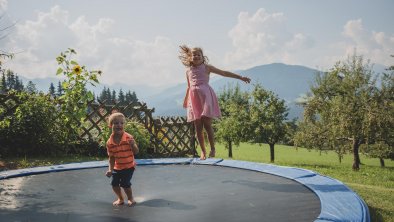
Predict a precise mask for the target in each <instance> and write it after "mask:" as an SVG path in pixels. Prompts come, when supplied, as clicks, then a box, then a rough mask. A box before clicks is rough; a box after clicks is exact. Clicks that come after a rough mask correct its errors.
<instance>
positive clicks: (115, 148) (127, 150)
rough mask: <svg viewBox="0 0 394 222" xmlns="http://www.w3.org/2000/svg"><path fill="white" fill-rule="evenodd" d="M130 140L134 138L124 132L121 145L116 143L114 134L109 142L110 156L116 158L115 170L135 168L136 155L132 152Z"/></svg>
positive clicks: (108, 151)
mask: <svg viewBox="0 0 394 222" xmlns="http://www.w3.org/2000/svg"><path fill="white" fill-rule="evenodd" d="M130 140H134V138H133V136H132V135H130V134H128V133H126V132H124V133H123V135H122V139H121V140H120V142H119V144H117V143H115V142H114V139H113V134H112V135H111V137H110V138H109V139H108V141H107V153H108V156H110V157H111V156H113V157H115V166H114V169H115V170H123V169H129V168H134V167H135V166H136V165H137V164H136V162H135V160H134V153H133V151H132V150H131V144H130Z"/></svg>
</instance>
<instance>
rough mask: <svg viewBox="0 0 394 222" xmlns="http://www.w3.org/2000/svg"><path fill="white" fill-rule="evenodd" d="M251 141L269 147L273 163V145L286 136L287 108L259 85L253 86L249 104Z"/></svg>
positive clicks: (281, 101)
mask: <svg viewBox="0 0 394 222" xmlns="http://www.w3.org/2000/svg"><path fill="white" fill-rule="evenodd" d="M250 115H251V126H252V129H253V132H252V133H251V135H250V136H251V137H252V138H251V139H252V141H253V142H257V143H267V144H268V145H269V146H270V160H271V162H274V161H275V144H276V143H278V142H279V141H281V140H283V139H284V137H285V135H286V123H285V121H286V118H287V115H288V108H287V107H286V105H285V101H284V100H282V99H280V98H279V97H278V96H277V95H275V94H274V93H273V92H271V91H267V90H265V89H264V88H263V87H262V86H261V85H260V84H257V85H255V86H254V89H253V91H252V103H251V110H250Z"/></svg>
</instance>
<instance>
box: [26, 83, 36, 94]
mask: <svg viewBox="0 0 394 222" xmlns="http://www.w3.org/2000/svg"><path fill="white" fill-rule="evenodd" d="M26 92H27V93H30V94H33V93H37V92H38V90H37V88H36V84H34V83H33V82H32V81H29V82H27V86H26Z"/></svg>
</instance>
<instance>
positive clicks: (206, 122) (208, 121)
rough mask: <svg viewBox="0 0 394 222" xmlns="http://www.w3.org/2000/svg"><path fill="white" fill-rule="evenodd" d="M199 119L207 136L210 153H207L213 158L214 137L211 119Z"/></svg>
mask: <svg viewBox="0 0 394 222" xmlns="http://www.w3.org/2000/svg"><path fill="white" fill-rule="evenodd" d="M201 119H202V124H203V126H204V128H205V131H206V132H207V134H208V141H209V146H210V147H211V152H209V157H215V137H214V135H213V127H212V119H211V118H209V117H203V118H201Z"/></svg>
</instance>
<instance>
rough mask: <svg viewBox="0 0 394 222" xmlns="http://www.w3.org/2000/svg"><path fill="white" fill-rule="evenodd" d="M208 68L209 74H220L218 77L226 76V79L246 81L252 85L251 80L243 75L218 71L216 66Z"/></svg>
mask: <svg viewBox="0 0 394 222" xmlns="http://www.w3.org/2000/svg"><path fill="white" fill-rule="evenodd" d="M208 68H209V72H213V73H215V74H218V75H221V76H224V77H230V78H234V79H239V80H242V81H244V82H245V83H250V78H249V77H246V76H241V75H238V74H235V73H232V72H229V71H225V70H221V69H218V68H216V67H214V66H211V65H208Z"/></svg>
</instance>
